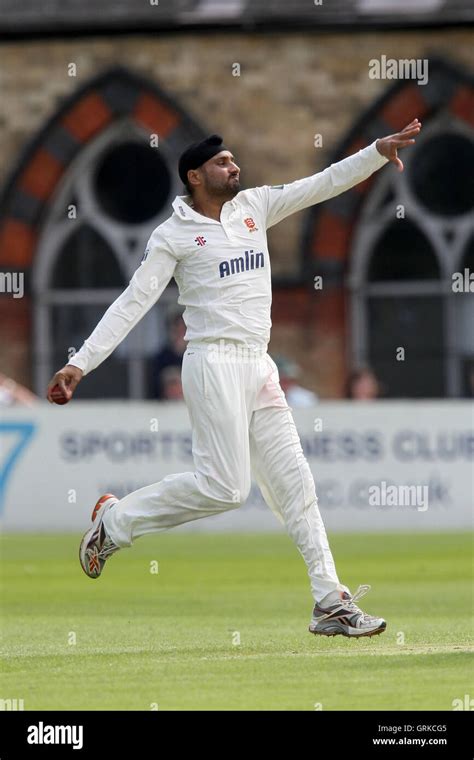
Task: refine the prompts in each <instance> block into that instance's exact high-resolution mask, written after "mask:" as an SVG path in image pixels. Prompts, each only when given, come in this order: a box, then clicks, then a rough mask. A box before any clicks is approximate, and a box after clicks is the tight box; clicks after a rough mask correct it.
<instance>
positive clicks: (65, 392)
mask: <svg viewBox="0 0 474 760" xmlns="http://www.w3.org/2000/svg"><path fill="white" fill-rule="evenodd" d="M81 380H82V369H79V367H74V366H73V365H72V364H66V366H65V367H63V368H62V369H60V370H59V372H56V374H55V375H54V377H53V378H52V379H51V380H50V382H49V385H48V390H47V392H46V398H47V399H48V401H49V402H50V403H51V404H67V403H68V401H70V400H71V399H72V397H73V394H74V391H75V390H76V388H77V386H78V385H79V383H80V381H81Z"/></svg>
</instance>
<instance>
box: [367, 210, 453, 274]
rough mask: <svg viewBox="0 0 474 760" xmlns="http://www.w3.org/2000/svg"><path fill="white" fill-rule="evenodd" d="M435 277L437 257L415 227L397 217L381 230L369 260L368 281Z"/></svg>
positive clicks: (406, 220)
mask: <svg viewBox="0 0 474 760" xmlns="http://www.w3.org/2000/svg"><path fill="white" fill-rule="evenodd" d="M438 277H439V266H438V262H437V260H436V256H435V254H434V252H433V250H432V248H431V245H430V243H429V242H428V240H427V239H426V237H425V236H424V235H423V233H422V232H420V230H419V229H418V227H416V226H415V225H414V224H413V223H412V222H410V221H409V220H408V219H397V220H396V221H394V222H393V223H392V224H391V225H390V226H389V227H387V228H386V229H385V230H384V232H383V234H382V235H381V237H380V238H379V239H378V241H377V243H376V245H375V248H374V252H373V254H372V257H371V259H370V264H369V272H368V279H369V280H370V281H372V282H374V281H383V280H422V279H434V278H438Z"/></svg>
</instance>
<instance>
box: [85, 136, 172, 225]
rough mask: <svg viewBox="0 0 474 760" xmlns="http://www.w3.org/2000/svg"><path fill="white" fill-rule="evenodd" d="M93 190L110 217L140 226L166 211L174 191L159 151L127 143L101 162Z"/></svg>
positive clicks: (114, 148)
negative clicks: (171, 193)
mask: <svg viewBox="0 0 474 760" xmlns="http://www.w3.org/2000/svg"><path fill="white" fill-rule="evenodd" d="M94 187H95V192H96V193H97V197H98V199H99V202H100V204H101V206H102V208H103V210H104V211H105V212H106V213H107V214H109V216H111V217H113V218H114V219H117V220H118V221H120V222H124V223H127V224H138V223H140V222H145V221H146V220H147V219H151V218H152V217H154V216H156V215H157V214H158V212H159V211H160V210H161V209H162V208H163V206H164V205H165V203H166V201H167V200H168V197H169V194H170V191H171V178H170V174H169V171H168V168H167V166H166V164H165V162H164V161H163V159H162V158H161V156H160V154H159V151H158V150H157V149H156V148H155V149H154V148H151V147H150V146H149V145H146V144H143V143H137V142H125V143H122V144H121V145H116V146H114V147H112V148H110V149H109V150H108V151H107V152H106V153H105V155H104V156H103V157H102V159H101V160H100V161H99V164H98V166H97V169H96V172H95V177H94Z"/></svg>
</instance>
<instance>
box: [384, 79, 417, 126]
mask: <svg viewBox="0 0 474 760" xmlns="http://www.w3.org/2000/svg"><path fill="white" fill-rule="evenodd" d="M427 111H428V105H427V103H425V101H424V100H423V98H422V95H421V93H420V88H419V87H418V86H417V85H415V84H409V85H407V86H406V87H403V88H402V89H401V90H400V91H399V92H398V93H397V94H396V95H394V96H393V97H391V98H390V99H389V101H388V102H387V104H386V105H385V106H384V107H383V108H382V110H381V112H380V114H379V115H380V118H381V119H383V121H384V122H385V123H386V124H388V126H389V127H391V128H392V129H393V130H394V132H399V131H400V130H401V129H403V127H405V126H406V125H407V124H409V123H410V122H411V121H412V120H413V119H415V118H418V119H420V121H421V119H422V118H423V116H424V115H425V114H426V113H427ZM380 136H381V137H384V135H380Z"/></svg>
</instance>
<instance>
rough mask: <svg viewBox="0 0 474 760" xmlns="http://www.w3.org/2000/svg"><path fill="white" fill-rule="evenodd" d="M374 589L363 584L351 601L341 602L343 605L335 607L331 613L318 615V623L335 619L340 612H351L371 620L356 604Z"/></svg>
mask: <svg viewBox="0 0 474 760" xmlns="http://www.w3.org/2000/svg"><path fill="white" fill-rule="evenodd" d="M371 588H372V587H371V586H369V585H368V584H363V585H362V586H359V588H358V589H357V591H356V592H355V594H352V596H351V598H350V600H349V601H346V602H344V601H343V600H341V603H340V604H339V605H338V606H335V607H334V608H332V609H331V612H327V613H326V614H325V615H321V616H319V615H318V622H319V621H321V620H326V618H328V617H334V613H335V612H338V611H339V610H349V611H350V612H352V613H354V612H356V613H357V612H358V613H360V614H361V615H362V617H363V618H370V615H366V613H365V612H362V610H361V609H360V608H359V607H358V606H357V605H356V604H355V602H358V601H359V599H362V597H363V596H365V595H366V593H367V592H368V591H370V589H371Z"/></svg>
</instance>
